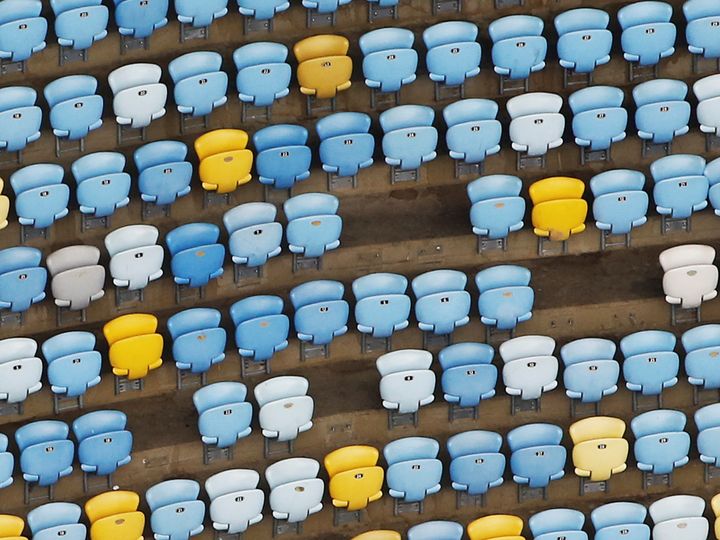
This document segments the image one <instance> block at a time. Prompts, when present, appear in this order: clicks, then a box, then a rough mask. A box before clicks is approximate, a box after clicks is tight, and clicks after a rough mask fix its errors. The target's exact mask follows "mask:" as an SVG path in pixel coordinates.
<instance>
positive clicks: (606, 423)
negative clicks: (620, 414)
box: [568, 416, 629, 494]
mask: <svg viewBox="0 0 720 540" xmlns="http://www.w3.org/2000/svg"><path fill="white" fill-rule="evenodd" d="M568 431H569V433H570V438H571V439H572V442H573V445H574V446H573V450H572V459H573V465H574V467H575V474H576V475H577V476H579V477H580V479H581V481H582V482H581V492H582V493H583V494H584V493H585V490H586V487H587V486H586V483H587V482H607V481H608V480H609V479H610V477H611V476H613V475H615V474H619V473H621V472H623V471H624V470H625V469H626V468H627V463H626V461H627V455H628V448H629V447H628V442H627V440H626V439H623V435H624V434H625V422H623V421H622V420H621V419H619V418H612V417H610V416H592V417H590V418H583V419H582V420H578V421H577V422H575V423H574V424H572V425H571V426H570V428H569V430H568Z"/></svg>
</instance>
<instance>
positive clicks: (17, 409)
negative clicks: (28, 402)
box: [0, 401, 25, 416]
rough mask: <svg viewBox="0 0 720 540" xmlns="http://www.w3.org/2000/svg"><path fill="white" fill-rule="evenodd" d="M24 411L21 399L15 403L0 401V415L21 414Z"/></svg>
mask: <svg viewBox="0 0 720 540" xmlns="http://www.w3.org/2000/svg"><path fill="white" fill-rule="evenodd" d="M24 412H25V405H24V402H23V401H19V402H17V403H8V402H7V401H0V416H13V415H15V414H23V413H24Z"/></svg>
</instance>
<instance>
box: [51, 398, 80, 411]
mask: <svg viewBox="0 0 720 540" xmlns="http://www.w3.org/2000/svg"><path fill="white" fill-rule="evenodd" d="M83 407H85V400H84V396H82V395H80V396H77V397H66V396H64V395H63V394H53V412H54V413H55V414H60V413H61V412H65V411H76V410H78V409H82V408H83Z"/></svg>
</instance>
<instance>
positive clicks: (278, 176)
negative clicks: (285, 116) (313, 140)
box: [253, 124, 312, 189]
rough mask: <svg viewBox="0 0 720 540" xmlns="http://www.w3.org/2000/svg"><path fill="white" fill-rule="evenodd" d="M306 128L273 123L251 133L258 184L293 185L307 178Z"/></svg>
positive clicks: (309, 164) (289, 186) (308, 153)
mask: <svg viewBox="0 0 720 540" xmlns="http://www.w3.org/2000/svg"><path fill="white" fill-rule="evenodd" d="M307 139H308V131H307V129H305V128H304V127H302V126H298V125H293V124H275V125H272V126H268V127H266V128H263V129H261V130H259V131H256V132H255V134H254V135H253V144H254V145H255V152H256V155H257V157H256V159H255V168H256V170H257V173H258V180H260V183H261V184H264V185H266V186H270V187H273V188H275V189H292V187H293V186H294V185H295V184H296V183H297V182H302V181H303V180H307V179H308V178H310V166H311V164H312V152H311V151H310V147H308V145H307Z"/></svg>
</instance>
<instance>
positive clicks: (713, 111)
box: [695, 97, 720, 133]
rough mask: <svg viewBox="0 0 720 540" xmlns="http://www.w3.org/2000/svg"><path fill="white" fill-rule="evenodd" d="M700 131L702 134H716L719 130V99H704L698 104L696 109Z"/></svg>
mask: <svg viewBox="0 0 720 540" xmlns="http://www.w3.org/2000/svg"><path fill="white" fill-rule="evenodd" d="M695 113H696V114H697V119H698V122H699V123H700V131H702V132H703V133H717V131H718V128H720V97H714V98H711V99H706V100H704V101H701V102H700V103H698V106H697V109H696V110H695Z"/></svg>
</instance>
